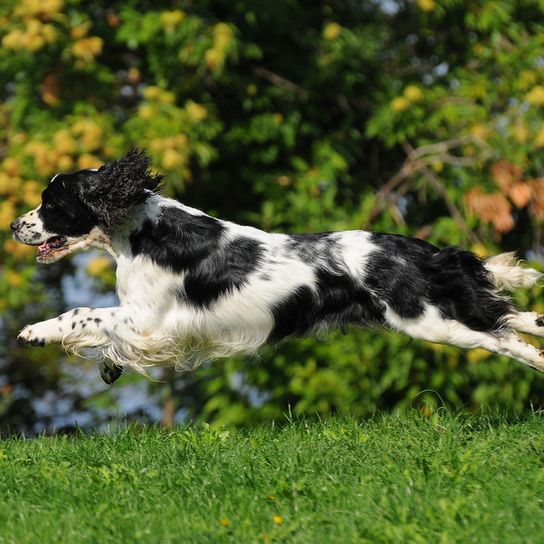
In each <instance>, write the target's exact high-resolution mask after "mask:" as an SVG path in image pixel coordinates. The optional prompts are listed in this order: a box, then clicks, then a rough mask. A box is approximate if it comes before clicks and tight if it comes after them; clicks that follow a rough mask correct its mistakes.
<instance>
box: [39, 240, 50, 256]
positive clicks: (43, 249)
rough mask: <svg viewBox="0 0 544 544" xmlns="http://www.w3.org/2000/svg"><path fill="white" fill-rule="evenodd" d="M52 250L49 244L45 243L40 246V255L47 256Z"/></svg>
mask: <svg viewBox="0 0 544 544" xmlns="http://www.w3.org/2000/svg"><path fill="white" fill-rule="evenodd" d="M50 249H51V248H50V247H49V242H44V243H43V244H40V245H39V246H38V255H45V254H46V253H48V252H49V250H50Z"/></svg>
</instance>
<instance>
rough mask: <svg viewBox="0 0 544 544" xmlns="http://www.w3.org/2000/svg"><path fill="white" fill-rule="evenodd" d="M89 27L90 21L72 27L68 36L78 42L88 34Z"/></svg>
mask: <svg viewBox="0 0 544 544" xmlns="http://www.w3.org/2000/svg"><path fill="white" fill-rule="evenodd" d="M90 27H91V22H90V21H85V22H84V23H82V24H80V25H77V26H73V27H72V28H71V29H70V36H71V37H72V38H74V40H80V39H81V38H84V37H85V36H87V32H89V28H90Z"/></svg>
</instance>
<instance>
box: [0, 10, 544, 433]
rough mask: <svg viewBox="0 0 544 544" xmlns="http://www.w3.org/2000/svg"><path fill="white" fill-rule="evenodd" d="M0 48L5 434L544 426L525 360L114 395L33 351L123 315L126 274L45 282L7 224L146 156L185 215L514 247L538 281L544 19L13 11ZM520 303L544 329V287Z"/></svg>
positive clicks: (4, 22) (289, 362)
mask: <svg viewBox="0 0 544 544" xmlns="http://www.w3.org/2000/svg"><path fill="white" fill-rule="evenodd" d="M0 33H1V35H0V40H1V41H0V44H1V46H0V432H1V433H2V434H4V435H5V434H7V433H11V432H24V433H26V434H33V433H35V432H42V431H47V432H54V431H65V432H69V431H70V430H71V429H74V428H75V427H76V426H81V427H94V428H97V427H100V426H102V425H104V424H107V423H108V422H110V421H112V419H116V418H128V419H137V420H140V421H162V422H163V423H165V424H171V423H174V422H180V421H191V420H206V421H209V422H212V423H217V424H222V425H223V424H230V425H239V426H244V425H251V424H254V423H257V422H263V421H267V420H272V419H276V420H281V419H283V418H284V417H285V416H284V414H286V413H291V414H295V415H298V414H305V415H307V416H308V417H326V416H327V415H329V414H333V413H342V412H348V413H351V414H354V415H356V416H368V415H371V414H372V413H374V412H375V411H377V410H395V409H399V408H402V407H405V406H416V407H420V408H421V409H422V410H424V411H432V410H433V409H434V408H436V407H438V406H442V405H446V406H449V407H452V408H456V409H459V408H462V409H466V410H476V409H477V408H478V407H480V406H482V405H486V406H490V405H493V406H497V405H498V406H502V407H505V408H507V409H509V410H512V411H520V410H526V409H529V408H530V407H531V406H533V407H535V408H540V407H541V406H542V404H543V399H544V379H543V378H542V377H540V376H538V375H537V374H536V373H535V372H534V371H532V370H530V369H528V368H525V367H523V366H522V365H520V364H519V363H516V362H514V361H512V360H508V359H505V358H501V357H497V356H495V355H491V354H489V353H486V352H484V351H481V350H475V351H471V352H464V351H461V350H459V349H456V348H451V347H446V346H438V345H432V344H429V343H424V342H416V341H410V340H409V339H408V338H406V337H403V336H400V335H396V334H392V333H383V332H379V331H368V330H356V329H348V330H345V331H335V332H331V333H330V334H329V335H327V336H326V337H323V338H320V339H317V340H315V339H300V340H294V341H290V342H287V343H284V344H282V345H281V346H280V347H278V348H277V349H273V350H272V349H265V350H264V351H262V352H261V354H260V355H259V357H250V358H236V359H226V360H220V361H217V362H215V363H214V364H213V365H204V366H203V367H201V368H199V369H198V370H197V371H195V372H194V373H189V374H179V373H175V372H171V371H159V372H157V373H155V374H154V375H153V377H154V380H152V381H150V380H145V379H143V378H141V377H139V376H136V375H134V374H128V375H124V376H122V377H121V379H120V380H119V381H118V382H117V383H116V384H115V385H114V386H113V387H108V386H106V385H105V384H103V383H102V381H101V380H100V378H99V375H98V371H97V368H96V366H95V364H94V363H93V362H92V361H86V360H83V359H77V358H72V357H67V356H66V355H65V354H64V353H63V351H62V350H61V348H59V347H57V346H50V347H47V348H45V349H38V348H31V347H20V346H18V345H17V343H16V341H15V338H16V335H17V332H18V330H19V329H21V328H22V327H23V326H24V325H25V324H27V323H32V322H35V321H38V320H41V319H45V318H49V317H53V316H54V315H56V314H58V313H59V312H62V311H64V310H65V309H67V308H72V307H75V306H78V305H92V306H106V305H111V304H115V303H116V297H115V294H114V266H113V263H112V262H111V261H110V259H109V258H108V257H106V256H105V255H102V254H99V253H86V254H81V255H78V256H75V257H73V258H72V259H71V260H69V259H67V260H64V261H61V262H59V263H56V264H54V265H51V266H48V267H46V266H37V265H36V264H35V248H30V247H26V246H23V245H20V244H16V243H15V242H14V241H13V240H12V239H11V236H10V229H9V224H10V222H11V221H12V220H13V219H14V218H15V217H16V216H18V215H19V214H21V213H23V212H25V211H26V210H28V209H30V208H32V207H34V206H36V205H37V204H38V203H39V202H40V193H41V191H42V190H43V188H44V187H45V184H46V183H47V182H48V180H49V179H50V178H51V176H52V175H53V174H54V173H56V172H59V171H68V170H75V169H80V168H89V167H95V166H98V165H100V164H102V163H103V162H104V161H107V160H111V159H114V158H117V157H119V156H120V155H122V154H123V153H125V152H126V151H127V150H128V149H130V148H131V147H133V146H140V147H143V148H145V149H147V150H148V151H149V153H150V154H151V156H152V157H153V165H154V168H156V170H158V171H160V172H162V173H163V174H164V175H165V176H166V184H165V185H166V187H165V190H166V193H167V194H168V195H169V196H173V197H176V198H178V199H180V200H181V201H183V202H184V203H186V204H188V205H190V206H194V207H197V208H201V209H203V210H205V211H206V212H208V213H210V214H212V215H214V216H218V217H221V218H223V219H230V220H233V221H237V222H242V223H246V224H251V225H255V226H257V227H260V228H263V229H267V230H272V231H277V232H288V231H294V232H312V231H328V230H340V229H372V230H377V231H389V232H396V233H401V234H406V235H412V236H418V237H420V238H424V239H426V240H429V241H430V242H432V243H434V244H438V245H440V246H444V245H452V244H453V245H459V246H462V247H464V248H467V249H471V250H473V251H475V252H477V253H478V254H480V255H482V256H485V255H488V254H493V253H496V252H499V251H511V250H517V251H518V252H519V256H520V257H522V258H524V259H526V260H528V261H530V262H531V264H532V265H534V266H536V267H539V266H540V264H541V263H542V260H543V251H542V244H543V241H542V225H543V222H544V154H543V148H544V115H543V113H544V1H543V0H520V1H514V0H485V1H484V0H407V1H395V0H312V1H309V0H306V1H301V0H276V1H274V2H270V1H264V0H263V1H260V0H256V1H244V2H242V1H237V0H215V1H212V0H194V1H190V0H179V1H175V0H174V1H161V0H153V1H151V0H150V1H137V0H122V1H115V0H113V1H107V2H106V1H98V0H95V1H93V0H86V1H84V2H83V1H80V0H4V1H3V2H2V3H1V4H0ZM516 300H517V302H518V303H519V304H520V305H522V306H524V307H530V308H532V309H535V310H537V311H543V312H544V299H543V297H542V290H541V289H539V288H536V289H533V290H532V291H531V292H520V293H517V294H516ZM532 341H534V340H532Z"/></svg>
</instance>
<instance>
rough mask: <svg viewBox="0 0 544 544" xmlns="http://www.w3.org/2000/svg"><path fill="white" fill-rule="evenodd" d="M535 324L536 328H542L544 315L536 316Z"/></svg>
mask: <svg viewBox="0 0 544 544" xmlns="http://www.w3.org/2000/svg"><path fill="white" fill-rule="evenodd" d="M535 323H536V326H537V327H544V315H541V316H538V317H537V318H536V321H535Z"/></svg>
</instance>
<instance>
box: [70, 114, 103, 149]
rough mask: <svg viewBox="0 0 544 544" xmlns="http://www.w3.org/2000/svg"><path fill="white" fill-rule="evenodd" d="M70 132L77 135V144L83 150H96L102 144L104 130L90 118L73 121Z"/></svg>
mask: <svg viewBox="0 0 544 544" xmlns="http://www.w3.org/2000/svg"><path fill="white" fill-rule="evenodd" d="M72 132H73V134H75V135H77V136H79V144H80V146H81V148H82V149H83V151H89V152H90V151H96V150H97V149H99V148H100V147H101V145H102V142H103V138H104V131H103V130H102V127H101V126H100V125H98V124H97V123H95V122H94V121H92V120H91V119H81V120H80V121H77V122H76V123H74V124H73V125H72Z"/></svg>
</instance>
